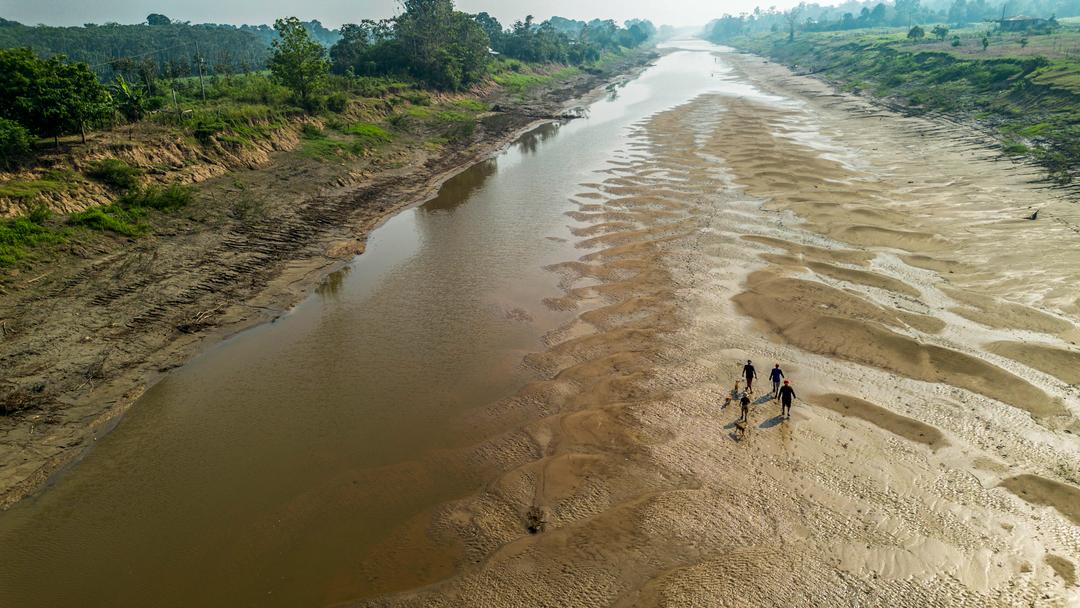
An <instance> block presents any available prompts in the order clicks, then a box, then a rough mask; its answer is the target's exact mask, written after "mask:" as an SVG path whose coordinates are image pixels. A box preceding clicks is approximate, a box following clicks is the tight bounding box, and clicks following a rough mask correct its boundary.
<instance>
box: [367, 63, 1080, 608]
mask: <svg viewBox="0 0 1080 608" xmlns="http://www.w3.org/2000/svg"><path fill="white" fill-rule="evenodd" d="M725 61H726V62H729V64H730V65H731V66H732V71H731V72H730V74H729V76H728V77H729V78H730V79H731V80H732V82H733V83H737V82H742V83H747V82H749V83H751V84H753V85H755V87H756V88H755V89H754V90H747V89H746V88H733V90H736V91H738V94H730V95H722V94H717V95H708V96H704V97H701V98H699V99H697V100H695V101H694V102H692V103H689V104H687V105H685V106H683V107H680V108H676V109H674V110H671V111H668V112H663V113H661V114H658V115H656V116H654V117H652V118H651V119H649V120H648V121H646V122H644V123H643V124H642V125H641V126H640V128H639V129H638V130H637V132H636V133H635V137H634V142H633V144H632V145H630V146H628V147H627V148H626V149H625V150H623V151H622V152H621V153H620V154H619V155H617V156H616V157H615V158H612V159H611V163H610V169H609V170H608V171H606V173H604V174H601V175H599V176H598V178H597V180H596V182H595V183H588V184H582V185H581V189H582V191H581V194H580V195H579V196H577V197H575V201H576V202H577V203H578V204H579V210H578V211H577V212H575V213H572V214H571V217H570V220H571V221H572V222H574V225H575V226H576V227H577V232H578V234H579V235H580V237H581V242H580V246H581V247H582V248H584V249H585V250H586V251H587V253H586V255H584V257H582V258H581V259H580V260H577V261H574V262H569V263H567V264H563V265H560V266H558V267H557V268H553V270H558V271H559V272H563V273H569V272H574V273H576V274H577V276H578V277H579V279H578V281H577V282H574V281H570V283H571V284H570V285H569V286H568V290H567V294H566V296H565V297H564V298H561V299H558V300H554V301H552V302H550V304H551V305H552V306H557V307H560V308H571V307H573V308H576V309H578V310H580V311H581V314H580V316H579V318H578V320H577V321H576V322H574V323H572V324H571V325H569V326H567V327H565V328H562V329H561V330H559V331H557V332H555V333H553V334H552V335H551V336H550V340H549V342H550V343H551V345H552V346H551V347H550V349H549V350H548V351H547V352H544V353H539V354H536V355H534V356H531V357H530V358H529V363H530V364H531V365H534V366H536V367H537V368H538V369H542V370H545V371H546V372H547V373H548V375H549V377H550V380H548V381H544V382H538V383H535V384H533V385H530V386H529V387H527V388H526V389H525V390H523V391H522V393H521V395H519V396H518V398H516V399H513V400H510V401H507V402H504V403H500V404H497V405H494V406H491V407H490V408H487V409H485V410H484V411H482V412H479V413H478V414H477V416H478V417H482V418H483V419H485V420H500V421H502V422H503V423H506V424H508V425H510V426H511V427H513V428H518V429H519V430H517V431H513V432H510V433H508V434H507V435H504V436H501V437H498V438H496V439H493V440H491V441H488V442H485V443H484V444H482V445H478V446H475V447H474V448H473V449H472V450H470V453H469V454H467V455H464V456H462V457H470V458H474V459H486V460H490V461H491V462H496V463H499V464H500V465H501V466H503V467H504V470H505V473H504V474H503V475H502V476H501V477H499V478H498V479H497V480H496V481H494V482H492V483H491V484H490V485H489V486H488V488H487V490H486V491H485V492H484V493H482V494H481V495H479V496H475V497H472V498H469V499H466V500H462V501H459V502H455V503H453V504H448V505H445V506H444V507H443V508H441V509H440V510H439V511H438V512H437V513H435V514H434V515H433V516H432V521H431V522H430V524H429V525H428V534H429V535H431V536H433V537H434V538H435V539H437V540H440V541H441V542H444V543H447V544H450V543H453V544H456V545H461V546H464V548H465V549H464V556H463V557H462V558H461V560H460V562H459V567H458V572H459V574H458V575H457V576H455V577H454V578H452V579H449V580H447V581H445V582H444V583H441V584H439V585H436V586H433V587H429V588H425V589H421V590H417V591H414V592H411V593H405V594H398V595H394V596H391V597H385V598H381V599H378V600H372V601H366V602H363V603H361V604H359V605H365V606H461V605H471V606H521V605H530V606H607V605H610V606H736V605H759V606H774V605H775V606H853V605H870V606H877V605H889V606H927V605H948V606H972V607H975V606H979V607H984V606H1015V605H1035V606H1055V607H1056V606H1068V605H1076V604H1077V602H1080V590H1078V589H1077V587H1076V586H1075V585H1076V575H1075V568H1076V564H1077V556H1078V555H1080V524H1078V522H1077V519H1076V517H1077V514H1076V512H1075V509H1074V508H1073V507H1072V505H1073V503H1075V497H1076V496H1077V493H1078V492H1080V488H1078V486H1080V438H1078V437H1077V433H1078V432H1080V428H1078V425H1077V420H1078V415H1080V389H1078V387H1077V386H1076V385H1075V384H1074V382H1075V379H1074V376H1073V375H1072V373H1073V370H1072V366H1071V364H1070V362H1072V361H1074V357H1076V356H1077V353H1078V352H1080V350H1078V349H1077V347H1076V344H1075V343H1076V341H1077V339H1078V337H1080V334H1078V322H1080V307H1078V301H1077V299H1076V298H1077V293H1076V291H1075V285H1077V284H1078V283H1080V277H1078V276H1076V275H1077V273H1080V241H1078V240H1077V238H1078V237H1077V235H1076V233H1075V232H1074V231H1073V227H1075V226H1076V225H1078V224H1080V209H1078V207H1077V206H1076V205H1075V204H1074V203H1072V202H1069V201H1067V200H1064V199H1060V198H1057V197H1055V195H1054V194H1053V193H1052V192H1050V191H1047V190H1044V189H1041V188H1040V187H1039V185H1038V184H1037V182H1036V181H1035V180H1034V178H1035V176H1036V175H1037V174H1036V173H1035V172H1034V171H1031V170H1029V169H1028V168H1026V167H1024V166H1019V165H1012V164H1009V163H1005V162H1001V161H999V160H998V158H997V156H996V155H995V154H993V153H992V152H990V151H989V150H987V149H985V148H982V147H980V146H979V145H978V144H977V143H976V142H974V141H973V140H972V137H974V136H973V135H971V134H970V133H968V132H966V131H964V130H963V129H961V128H959V127H955V126H949V125H941V124H937V123H934V122H931V121H928V120H923V119H911V118H905V117H902V116H898V115H894V114H890V113H887V112H882V111H879V110H877V109H875V108H873V107H872V106H868V105H867V104H866V103H864V102H862V101H860V100H858V99H854V98H849V97H841V96H838V95H836V94H834V93H833V92H832V91H830V90H829V89H827V88H826V87H824V86H823V85H821V84H820V83H818V82H817V81H814V80H811V79H809V78H803V77H795V76H792V75H791V74H790V73H788V72H787V71H786V70H784V69H782V68H780V67H778V66H775V65H771V64H764V63H762V62H760V61H758V60H755V59H752V58H746V57H728V58H726V59H725ZM1031 208H1039V209H1042V213H1041V214H1040V218H1042V219H1040V220H1038V221H1037V222H1032V221H1029V220H1026V219H1024V217H1025V216H1027V215H1029V214H1030V211H1029V209H1031ZM1003 345H1004V346H1003ZM747 359H752V360H754V361H755V362H756V363H757V365H758V368H759V369H760V370H765V369H768V368H771V367H772V363H773V362H779V363H781V364H782V365H783V367H784V369H785V371H786V372H787V374H788V376H789V377H790V378H792V379H793V380H794V385H795V387H796V390H797V391H798V393H799V396H800V397H801V401H799V402H798V404H797V405H796V406H795V411H794V415H793V417H792V419H791V420H784V419H781V418H780V417H779V416H778V414H779V406H777V405H776V404H775V403H774V402H772V401H770V400H769V399H768V398H767V397H765V398H762V397H761V393H760V392H759V394H758V395H756V396H755V401H754V405H753V406H752V407H751V418H750V424H749V425H748V428H747V430H746V433H745V434H742V433H739V432H737V430H738V429H737V428H736V427H735V424H734V421H735V419H736V418H737V417H738V408H737V406H727V407H725V406H724V403H725V398H726V397H728V396H730V395H731V392H732V386H733V384H734V382H735V379H736V377H737V374H738V372H739V371H740V370H741V365H742V363H743V362H744V361H746V360H747Z"/></svg>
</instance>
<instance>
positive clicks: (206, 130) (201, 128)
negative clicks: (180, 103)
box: [191, 118, 225, 144]
mask: <svg viewBox="0 0 1080 608" xmlns="http://www.w3.org/2000/svg"><path fill="white" fill-rule="evenodd" d="M224 130H225V123H223V122H221V121H220V120H215V119H206V118H201V119H200V120H198V121H197V122H196V123H195V125H194V126H193V127H192V129H191V133H192V135H194V136H195V139H197V140H199V141H200V142H202V143H204V144H205V143H208V142H209V141H210V138H212V137H213V136H214V135H217V134H218V133H221V132H222V131H224Z"/></svg>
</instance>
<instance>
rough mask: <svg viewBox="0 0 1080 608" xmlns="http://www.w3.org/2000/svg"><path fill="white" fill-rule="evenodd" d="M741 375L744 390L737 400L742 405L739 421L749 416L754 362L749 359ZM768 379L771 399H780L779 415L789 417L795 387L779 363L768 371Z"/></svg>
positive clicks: (755, 371)
mask: <svg viewBox="0 0 1080 608" xmlns="http://www.w3.org/2000/svg"><path fill="white" fill-rule="evenodd" d="M743 377H744V378H746V390H745V391H743V395H742V399H741V400H740V402H739V403H740V405H741V406H742V417H741V418H740V419H739V420H740V422H746V421H747V419H748V418H749V417H750V395H752V394H753V393H754V380H755V379H756V378H757V370H756V369H754V362H753V361H751V360H749V359H748V360H747V361H746V365H744V366H743ZM769 380H771V381H772V396H773V399H775V400H778V401H780V415H781V416H786V417H788V418H791V402H792V401H794V400H795V397H796V395H795V389H794V388H792V387H791V381H790V380H788V379H787V376H785V375H784V370H782V369H780V364H779V363H777V364H776V366H775V367H773V369H772V371H770V372H769ZM736 388H737V387H736Z"/></svg>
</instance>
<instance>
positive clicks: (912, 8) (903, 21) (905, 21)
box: [895, 0, 919, 27]
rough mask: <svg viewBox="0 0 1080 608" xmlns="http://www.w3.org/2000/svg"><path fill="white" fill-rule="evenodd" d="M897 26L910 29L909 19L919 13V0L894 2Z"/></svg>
mask: <svg viewBox="0 0 1080 608" xmlns="http://www.w3.org/2000/svg"><path fill="white" fill-rule="evenodd" d="M895 6H896V19H897V25H907V26H908V27H911V19H912V17H914V16H915V13H917V12H918V11H919V0H896V5H895Z"/></svg>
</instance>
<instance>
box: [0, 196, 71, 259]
mask: <svg viewBox="0 0 1080 608" xmlns="http://www.w3.org/2000/svg"><path fill="white" fill-rule="evenodd" d="M48 219H49V212H48V211H47V210H45V209H44V208H39V209H36V210H35V211H33V212H31V213H29V214H27V215H25V216H23V217H17V218H12V219H5V220H0V267H2V266H11V265H13V264H15V263H17V262H18V261H19V260H21V259H23V258H24V257H25V256H26V255H27V253H28V252H29V251H30V250H31V249H33V248H34V247H37V246H39V245H47V244H57V243H62V242H64V240H65V236H64V234H63V233H62V232H60V231H57V230H56V229H53V228H49V227H47V226H46V222H47V221H48Z"/></svg>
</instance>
